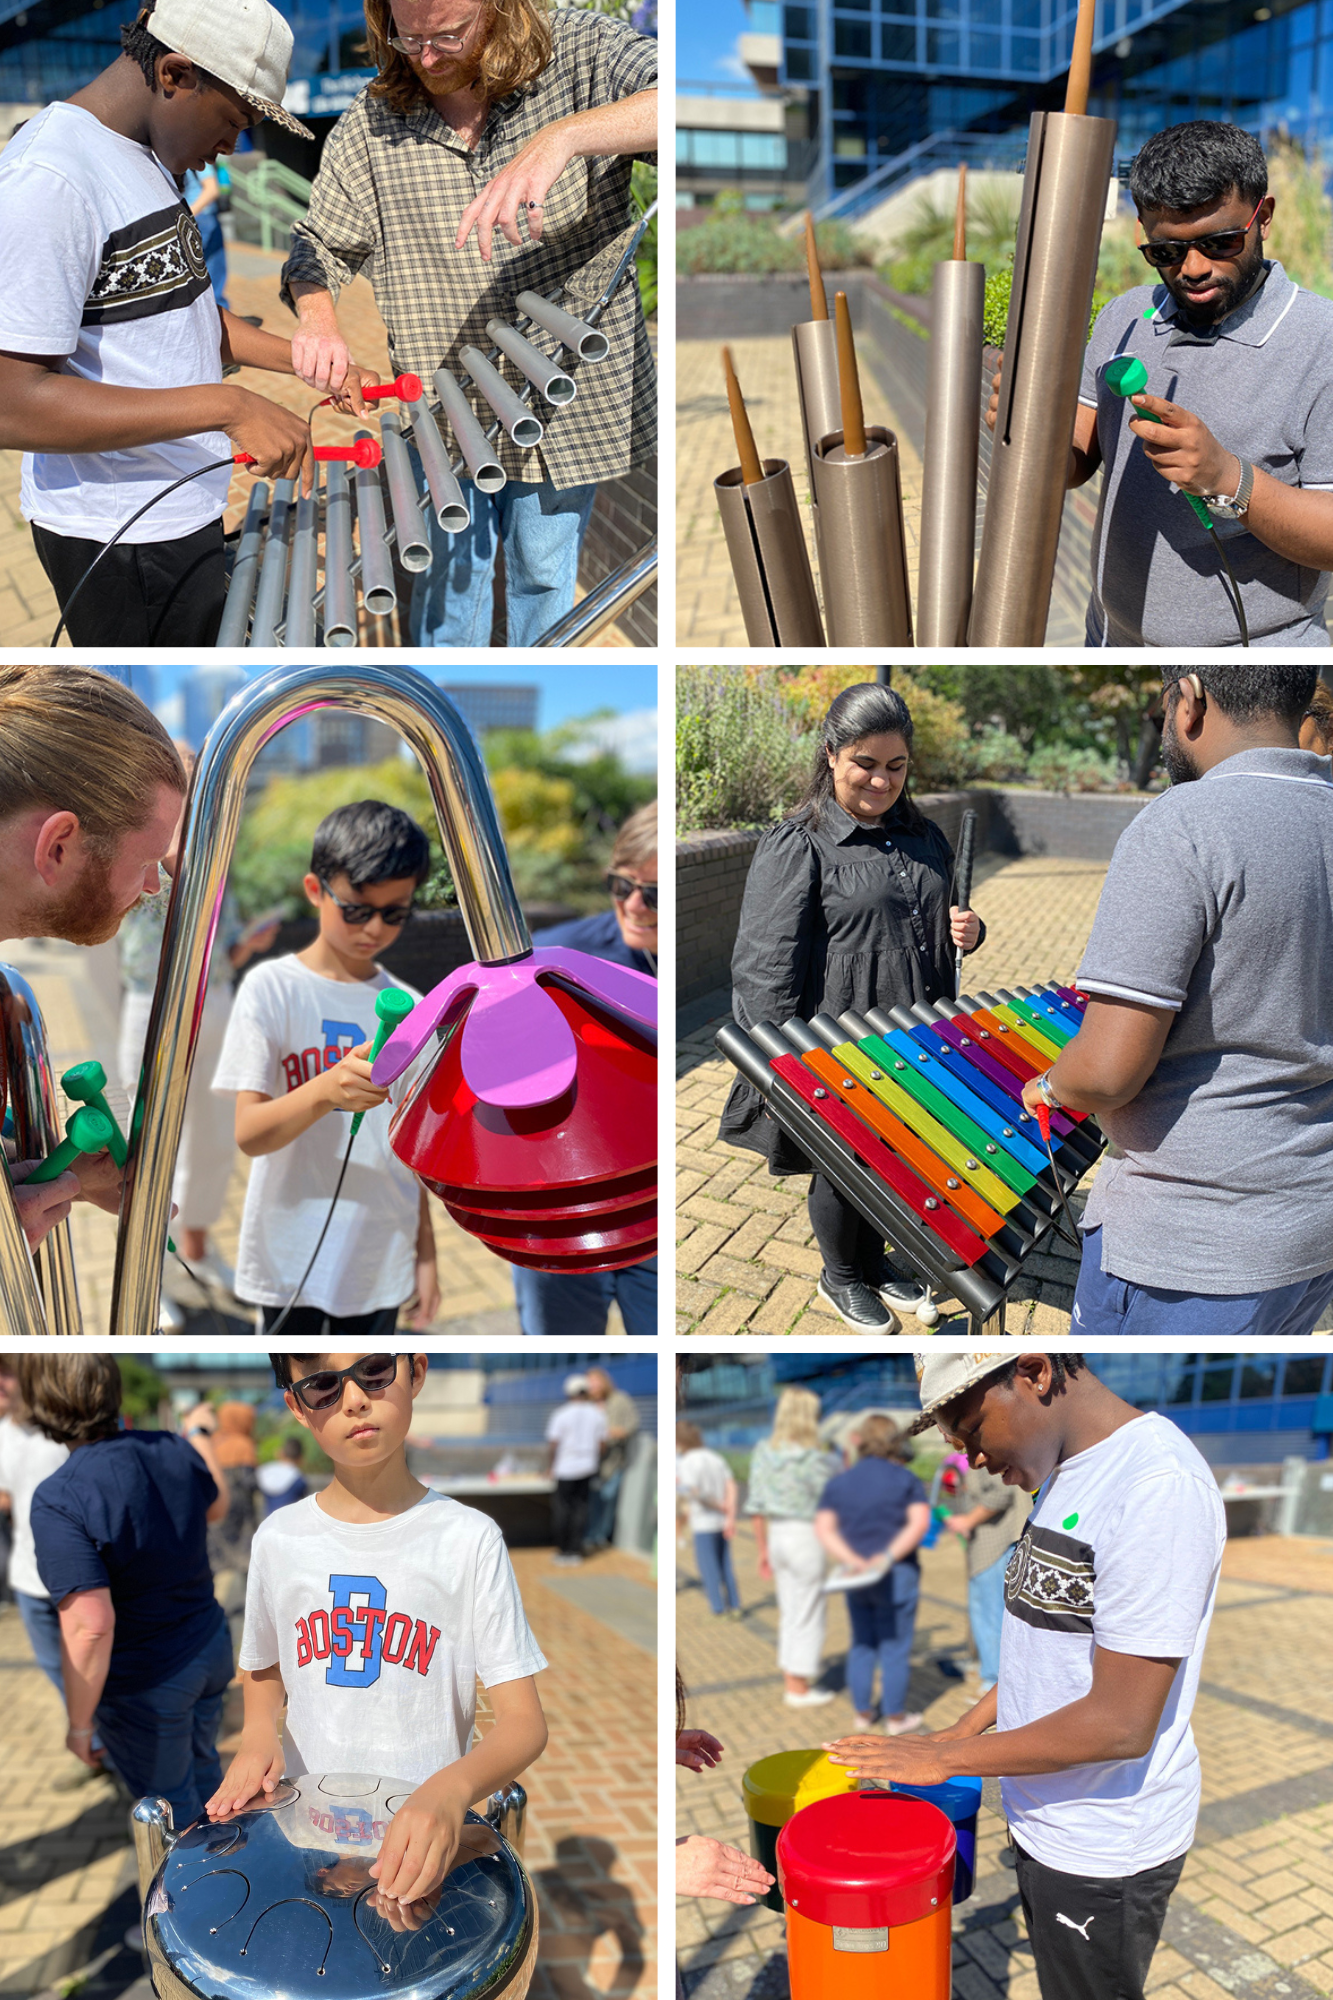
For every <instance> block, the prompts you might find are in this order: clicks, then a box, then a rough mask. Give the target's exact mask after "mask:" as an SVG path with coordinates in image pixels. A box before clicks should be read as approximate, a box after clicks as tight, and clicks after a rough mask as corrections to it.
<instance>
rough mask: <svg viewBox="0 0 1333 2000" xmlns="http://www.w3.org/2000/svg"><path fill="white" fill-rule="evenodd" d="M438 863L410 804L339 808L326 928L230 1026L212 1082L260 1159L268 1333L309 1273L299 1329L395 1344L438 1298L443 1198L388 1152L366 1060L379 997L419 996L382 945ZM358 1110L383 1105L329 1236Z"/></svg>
mask: <svg viewBox="0 0 1333 2000" xmlns="http://www.w3.org/2000/svg"><path fill="white" fill-rule="evenodd" d="M429 871H430V848H429V845H428V843H427V840H426V836H425V834H424V833H423V832H422V830H421V828H420V827H419V826H418V825H417V823H416V821H415V820H413V819H411V818H409V816H408V815H407V814H406V813H405V812H400V811H399V809H398V808H397V807H396V806H390V805H385V804H384V803H383V802H382V801H381V800H378V799H362V800H360V801H358V802H357V803H356V804H355V805H350V806H340V807H339V808H338V810H337V811H336V812H332V813H330V814H329V815H328V817H327V818H326V819H325V820H323V821H321V823H320V825H319V827H318V828H317V829H316V832H315V839H314V846H313V851H312V854H311V861H310V873H309V874H308V875H307V876H306V877H305V885H304V886H305V893H306V895H307V897H308V898H309V900H310V903H311V905H312V906H313V908H314V910H315V913H316V915H317V916H318V918H319V934H318V936H317V937H316V938H315V940H314V942H313V943H312V944H309V945H307V946H306V948H305V950H304V951H298V952H292V953H289V954H288V955H287V956H286V957H283V958H276V959H270V960H268V962H267V963H266V964H263V965H260V966H257V967H256V968H255V970H254V971H253V972H252V973H250V974H249V976H248V977H247V978H246V979H245V980H244V981H243V982H242V984H241V988H240V991H239V993H238V994H237V996H236V1004H235V1007H234V1009H233V1011H232V1015H231V1018H230V1020H229V1021H228V1023H227V1032H226V1038H225V1040H224V1042H223V1045H222V1054H221V1057H220V1058H219V1061H218V1067H217V1074H216V1075H215V1076H214V1078H213V1088H214V1090H216V1091H221V1092H230V1093H232V1094H234V1095H235V1098H236V1143H237V1145H238V1146H239V1147H240V1149H241V1151H242V1152H243V1153H246V1154H248V1155H249V1157H250V1158H251V1159H253V1160H254V1162H255V1166H254V1169H253V1171H252V1173H251V1175H250V1182H249V1186H248V1187H247V1189H246V1194H245V1211H244V1214H243V1216H242V1219H241V1238H240V1245H239V1249H238V1252H237V1259H236V1296H237V1298H238V1299H241V1300H243V1301H245V1302H246V1303H247V1304H250V1305H253V1306H255V1307H257V1308H258V1311H259V1314H260V1320H261V1325H262V1327H263V1328H264V1329H265V1330H267V1329H268V1328H269V1327H270V1326H271V1325H272V1324H273V1323H274V1321H275V1320H277V1318H278V1316H279V1314H280V1313H281V1312H282V1311H283V1309H284V1308H285V1307H286V1306H287V1305H288V1303H289V1302H290V1301H291V1300H292V1296H293V1293H294V1291H295V1288H296V1286H297V1285H298V1283H300V1285H301V1290H300V1295H299V1297H298V1298H297V1299H296V1302H295V1304H294V1305H293V1306H292V1310H291V1312H290V1314H289V1315H288V1317H287V1319H286V1321H285V1322H284V1325H285V1337H289V1338H292V1339H296V1338H306V1339H310V1340H318V1339H319V1338H321V1337H322V1334H323V1329H324V1328H325V1326H326V1325H327V1326H329V1327H332V1328H335V1329H337V1330H338V1331H341V1332H344V1333H347V1334H349V1335H350V1336H351V1337H352V1338H353V1339H355V1340H357V1341H361V1340H368V1339H384V1338H386V1337H387V1336H388V1335H389V1334H391V1333H392V1332H393V1329H394V1327H395V1326H396V1325H397V1323H398V1314H399V1311H400V1309H401V1307H402V1306H403V1305H404V1304H405V1303H406V1302H407V1301H408V1300H409V1299H411V1298H412V1297H413V1296H414V1295H415V1297H416V1301H417V1307H416V1313H415V1315H414V1319H413V1324H414V1325H417V1326H425V1325H427V1324H429V1322H430V1321H431V1320H432V1319H433V1318H434V1317H435V1313H436V1311H437V1309H438V1307H439V1302H440V1288H439V1278H438V1275H437V1271H436V1261H435V1237H434V1233H433V1231H432V1228H431V1220H430V1211H429V1209H428V1207H427V1202H428V1199H429V1198H428V1196H427V1194H426V1191H425V1189H424V1188H422V1187H421V1186H420V1185H419V1184H418V1182H417V1179H416V1176H415V1175H414V1174H412V1173H411V1172H409V1170H408V1169H407V1168H406V1167H405V1166H403V1165H402V1163H401V1162H400V1161H399V1160H398V1159H397V1158H396V1157H395V1156H394V1154H393V1152H392V1151H391V1150H390V1147H389V1137H388V1122H389V1121H388V1116H387V1113H384V1112H382V1111H381V1110H380V1107H381V1106H382V1105H384V1103H385V1102H386V1100H387V1098H388V1092H387V1091H385V1090H377V1089H376V1087H375V1086H374V1084H372V1082H371V1080H370V1064H369V1062H368V1061H367V1059H366V1058H367V1055H368V1052H369V1046H370V1043H371V1041H372V1040H373V1038H374V1033H375V1028H376V1025H377V1024H376V1018H375V996H376V994H377V993H380V992H382V991H384V990H385V989H386V988H388V987H398V988H400V989H401V990H402V991H403V992H406V993H408V994H410V995H411V997H412V998H413V999H414V1000H419V999H420V998H421V995H420V994H419V993H417V992H416V990H415V989H414V988H413V987H410V986H408V985H406V984H405V982H404V981H402V980H395V979H392V978H390V976H389V975H388V973H386V972H385V971H384V969H383V968H382V966H380V965H379V964H378V963H377V956H378V954H379V953H381V952H384V951H387V949H388V948H389V946H390V945H391V944H392V943H393V941H394V940H395V938H397V937H398V936H399V934H400V932H401V930H402V926H403V925H404V924H405V923H406V922H407V920H408V918H409V917H410V916H411V914H412V898H413V896H414V894H415V893H416V890H417V888H418V886H419V885H420V884H421V883H422V882H423V881H424V880H425V878H426V876H427V874H428V873H429ZM357 1112H363V1113H367V1112H368V1113H369V1114H370V1115H369V1116H368V1117H366V1118H365V1121H364V1123H363V1124H362V1125H361V1126H360V1127H359V1129H358V1131H357V1134H356V1138H355V1141H354V1146H353V1152H352V1155H351V1158H350V1161H349V1165H348V1171H347V1175H346V1178H345V1180H344V1182H343V1187H342V1193H341V1195H340V1196H339V1199H338V1207H337V1213H336V1215H335V1216H334V1218H333V1224H332V1227H331V1228H330V1229H329V1231H328V1234H327V1235H326V1236H325V1237H324V1239H323V1242H322V1244H321V1243H320V1233H321V1231H322V1230H323V1228H324V1225H325V1222H326V1220H327V1219H328V1215H329V1205H330V1203H331V1202H332V1200H333V1196H334V1190H335V1188H336V1187H337V1184H338V1177H339V1173H340V1171H341V1168H342V1163H343V1157H344V1154H345V1153H346V1150H347V1145H348V1139H349V1119H350V1117H351V1116H352V1115H354V1114H355V1113H357ZM377 1113H378V1114H379V1115H376V1114H377ZM330 1114H336V1115H334V1116H332V1117H331V1116H330ZM317 1245H318V1246H319V1252H318V1256H315V1251H316V1246H317ZM312 1256H314V1257H315V1261H314V1264H313V1266H312V1267H311V1268H310V1269H309V1270H308V1271H307V1266H308V1265H310V1260H311V1258H312ZM302 1272H306V1273H307V1274H306V1276H305V1279H304V1281H302V1278H301V1274H302Z"/></svg>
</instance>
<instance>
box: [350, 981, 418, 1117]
mask: <svg viewBox="0 0 1333 2000" xmlns="http://www.w3.org/2000/svg"><path fill="white" fill-rule="evenodd" d="M416 1004H417V1003H416V1001H415V1000H414V999H413V998H412V995H411V994H410V993H404V991H403V989H402V987H401V986H386V987H385V989H384V991H383V992H382V993H377V994H376V995H375V1012H376V1014H377V1015H378V1017H379V1026H378V1028H376V1030H375V1039H374V1041H373V1042H372V1043H371V1045H370V1056H369V1060H370V1061H371V1062H374V1060H375V1058H376V1056H377V1055H378V1054H379V1052H380V1050H381V1049H382V1048H383V1047H384V1044H385V1043H386V1042H387V1041H388V1039H389V1037H390V1035H391V1034H392V1033H393V1031H394V1029H395V1028H398V1027H401V1026H402V1024H403V1022H404V1021H405V1020H406V1019H407V1017H408V1015H409V1014H410V1013H411V1012H412V1009H413V1008H414V1007H415V1006H416ZM365 1115H366V1114H365V1112H364V1111H358V1112H357V1114H356V1116H355V1117H354V1118H353V1120H352V1137H353V1138H355V1137H356V1135H357V1133H358V1132H359V1131H360V1130H361V1120H362V1119H363V1118H364V1117H365Z"/></svg>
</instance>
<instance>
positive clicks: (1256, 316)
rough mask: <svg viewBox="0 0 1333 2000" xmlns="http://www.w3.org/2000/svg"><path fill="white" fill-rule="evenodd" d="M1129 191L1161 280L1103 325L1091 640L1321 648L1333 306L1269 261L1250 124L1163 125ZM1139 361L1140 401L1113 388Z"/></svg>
mask: <svg viewBox="0 0 1333 2000" xmlns="http://www.w3.org/2000/svg"><path fill="white" fill-rule="evenodd" d="M1129 186H1130V192H1131V194H1132V195H1133V197H1134V201H1135V204H1136V206H1137V209H1138V217H1139V226H1140V232H1141V236H1142V239H1143V240H1142V241H1141V242H1140V245H1139V248H1140V251H1141V254H1142V256H1143V259H1144V262H1145V264H1146V265H1147V267H1148V268H1147V269H1146V270H1145V272H1144V276H1145V278H1146V279H1147V280H1148V282H1147V283H1145V284H1143V285H1138V286H1135V287H1134V288H1133V289H1131V290H1130V291H1128V292H1125V293H1124V294H1123V295H1122V296H1121V297H1120V298H1117V299H1113V300H1112V301H1111V303H1110V305H1108V306H1107V307H1106V308H1105V309H1104V311H1102V312H1101V313H1100V314H1099V316H1098V319H1097V323H1096V325H1095V326H1094V327H1093V330H1092V337H1091V340H1090V341H1089V343H1088V349H1087V353H1086V356H1085V358H1084V364H1083V379H1082V383H1081V385H1080V388H1079V402H1078V410H1077V415H1076V417H1075V422H1074V434H1073V440H1072V450H1071V453H1070V466H1069V475H1068V483H1069V485H1070V486H1082V485H1084V484H1085V483H1086V482H1087V481H1088V480H1090V479H1091V478H1092V477H1093V475H1094V474H1095V473H1096V472H1097V470H1098V468H1099V467H1101V468H1104V470H1103V477H1102V482H1101V498H1100V503H1099V506H1098V513H1097V526H1096V529H1095V531H1094V535H1093V546H1092V593H1091V597H1090V599H1089V603H1088V615H1087V643H1088V644H1089V645H1090V646H1201V647H1202V646H1212V647H1215V646H1235V645H1237V644H1253V645H1262V646H1326V645H1327V644H1328V634H1327V632H1326V630H1325V626H1324V605H1325V599H1326V598H1327V595H1328V583H1329V577H1328V573H1329V571H1330V570H1333V301H1330V300H1328V299H1324V298H1320V297H1318V296H1316V295H1315V294H1314V293H1312V292H1309V291H1305V290H1303V289H1302V288H1301V287H1300V286H1299V285H1297V284H1296V283H1295V282H1294V281H1293V280H1292V279H1291V278H1290V277H1289V276H1288V275H1287V273H1286V272H1285V271H1284V270H1283V268H1282V266H1281V264H1280V263H1278V262H1276V261H1275V260H1274V259H1272V258H1270V257H1268V256H1266V254H1265V238H1266V237H1267V236H1268V234H1269V231H1270V229H1271V227H1272V222H1273V210H1274V206H1275V204H1274V200H1273V197H1272V196H1271V195H1270V194H1269V193H1268V166H1267V162H1266V161H1265V159H1264V155H1263V151H1262V149H1261V147H1260V145H1259V142H1258V140H1257V139H1255V138H1254V137H1253V136H1252V135H1251V134H1250V133H1248V132H1243V131H1241V130H1240V128H1239V127H1238V126H1235V125H1224V124H1217V123H1213V122H1211V121H1207V120H1198V121H1195V122H1193V123H1191V124H1186V125H1174V126H1171V127H1169V128H1168V129H1167V130H1166V131H1164V132H1158V133H1157V134H1156V135H1155V136H1154V137H1153V138H1151V139H1150V140H1149V141H1148V143H1147V144H1146V145H1145V146H1144V147H1143V148H1142V150H1141V151H1140V153H1139V154H1138V156H1137V158H1136V159H1135V161H1134V164H1133V166H1132V168H1131V170H1130V177H1129ZM1126 360H1130V361H1139V362H1141V363H1142V364H1143V367H1144V368H1145V369H1146V371H1147V384H1146V392H1145V393H1137V394H1134V395H1132V396H1129V397H1127V396H1125V395H1124V394H1122V393H1118V392H1117V388H1116V386H1115V383H1116V375H1115V374H1114V373H1109V372H1108V371H1110V369H1111V364H1112V363H1116V362H1124V361H1126ZM1117 372H1118V371H1117ZM994 408H995V404H994V403H992V409H994ZM992 421H993V419H992ZM1187 496H1193V497H1194V498H1195V499H1196V500H1200V501H1202V502H1203V503H1204V506H1205V508H1206V511H1207V514H1208V517H1209V519H1210V522H1211V533H1210V532H1209V529H1208V528H1205V527H1204V525H1203V524H1202V522H1201V521H1200V519H1199V518H1198V516H1197V515H1196V513H1195V511H1194V509H1193V508H1192V507H1191V506H1190V504H1189V498H1188V497H1187ZM1224 557H1225V561H1224V560H1223V558H1224ZM1228 564H1229V566H1230V572H1232V573H1234V578H1235V586H1234V588H1235V590H1236V591H1238V593H1239V602H1238V603H1237V602H1235V601H1234V600H1233V596H1232V589H1233V586H1232V581H1231V575H1230V574H1229V573H1228V568H1227V565H1228Z"/></svg>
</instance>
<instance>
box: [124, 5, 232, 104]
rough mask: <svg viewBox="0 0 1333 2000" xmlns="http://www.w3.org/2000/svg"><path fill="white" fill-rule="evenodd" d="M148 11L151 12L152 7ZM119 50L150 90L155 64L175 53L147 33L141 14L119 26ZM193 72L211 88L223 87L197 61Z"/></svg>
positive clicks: (219, 81)
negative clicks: (138, 72) (134, 67)
mask: <svg viewBox="0 0 1333 2000" xmlns="http://www.w3.org/2000/svg"><path fill="white" fill-rule="evenodd" d="M148 11H149V13H150V14H151V12H152V9H151V8H150V9H149V10H148ZM120 52H121V54H122V55H123V56H128V57H129V59H130V61H131V62H132V63H134V64H136V65H137V67H138V68H139V69H140V70H141V71H142V72H143V80H144V82H145V83H146V84H147V85H148V88H149V89H150V90H156V89H157V66H158V64H159V63H160V62H161V60H162V58H163V56H169V55H174V54H175V53H176V51H175V50H174V49H172V48H170V47H168V45H167V43H166V42H159V40H158V39H157V36H156V35H153V34H150V33H149V31H148V29H147V28H146V27H145V26H144V17H143V16H140V18H139V19H138V20H135V21H126V22H125V24H124V26H123V27H122V28H121V31H120ZM190 60H191V62H194V57H193V56H191V58H190ZM194 73H195V75H196V76H197V77H198V78H199V81H200V82H201V83H206V84H208V85H209V87H210V88H211V89H213V90H222V89H224V88H225V85H224V84H223V83H222V82H221V80H220V79H219V78H218V77H216V76H214V75H213V74H212V72H211V71H210V70H206V69H200V67H199V65H198V63H195V64H194Z"/></svg>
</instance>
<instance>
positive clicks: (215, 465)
mask: <svg viewBox="0 0 1333 2000" xmlns="http://www.w3.org/2000/svg"><path fill="white" fill-rule="evenodd" d="M235 463H236V461H235V459H233V458H210V459H209V461H208V464H207V465H201V466H200V467H199V469H198V471H197V472H187V473H185V474H184V476H183V477H182V478H180V479H173V480H172V482H171V484H170V486H164V487H163V488H162V491H161V492H160V493H155V494H154V495H153V497H152V499H151V500H145V501H144V503H143V506H142V507H140V509H139V511H138V512H137V513H136V514H131V515H130V518H129V520H128V521H122V522H121V524H120V526H119V527H118V528H117V529H116V532H115V534H114V535H113V536H112V537H111V540H110V541H109V542H107V543H106V545H105V546H104V547H103V548H100V549H99V550H98V551H97V554H96V555H95V556H94V557H93V559H92V561H91V562H90V563H89V565H88V567H87V569H86V570H85V571H84V572H83V575H82V576H81V577H80V578H79V580H78V582H77V583H76V584H75V586H74V588H73V590H71V592H70V594H69V596H68V597H67V598H66V599H65V608H64V610H63V611H62V612H61V614H60V623H59V624H58V625H57V626H56V629H55V631H54V632H53V633H52V634H51V644H52V645H53V646H58V645H59V643H60V635H61V633H62V632H63V631H64V629H65V620H66V619H67V618H68V617H69V614H70V607H71V606H72V605H73V603H74V600H75V598H76V597H77V596H78V594H79V592H80V591H81V590H82V589H83V586H84V584H85V583H87V581H88V579H89V577H90V576H91V575H92V573H93V571H94V570H95V569H96V568H97V565H98V563H100V562H101V560H102V558H103V556H109V555H110V553H111V551H112V549H114V548H115V546H116V543H117V542H118V541H119V540H120V538H121V536H122V535H127V534H128V533H129V531H130V529H131V528H132V527H133V526H134V524H135V522H136V521H142V519H143V517H144V515H145V514H146V513H147V512H148V510H149V508H150V507H156V505H157V503H158V501H159V500H165V499H166V497H167V495H168V493H174V492H175V491H176V490H177V488H178V487H181V486H188V485H189V483H190V481H191V480H192V479H202V478H203V476H204V474H205V473H206V472H219V471H220V470H221V469H222V467H223V466H224V465H227V466H230V465H234V464H235Z"/></svg>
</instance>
